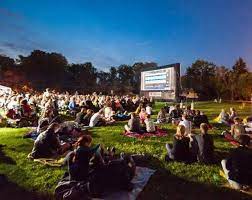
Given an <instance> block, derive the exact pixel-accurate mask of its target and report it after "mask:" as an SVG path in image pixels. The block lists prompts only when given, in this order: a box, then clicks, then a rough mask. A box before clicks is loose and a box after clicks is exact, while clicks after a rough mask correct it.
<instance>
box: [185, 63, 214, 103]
mask: <svg viewBox="0 0 252 200" xmlns="http://www.w3.org/2000/svg"><path fill="white" fill-rule="evenodd" d="M215 68H216V65H215V64H213V63H210V62H207V61H204V60H196V61H195V62H194V63H193V64H192V65H191V66H190V67H188V68H187V70H186V75H185V76H186V78H185V80H184V83H185V85H186V87H188V88H192V89H193V90H194V91H195V92H196V93H198V94H200V96H201V98H205V99H209V98H212V97H213V96H216V92H215V89H214V87H213V85H212V84H211V80H212V77H214V76H215Z"/></svg>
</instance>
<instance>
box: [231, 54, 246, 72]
mask: <svg viewBox="0 0 252 200" xmlns="http://www.w3.org/2000/svg"><path fill="white" fill-rule="evenodd" d="M233 72H234V73H235V74H237V75H240V74H244V73H248V69H247V64H246V62H245V61H244V60H243V59H242V58H241V57H239V58H238V60H236V62H235V65H234V66H233Z"/></svg>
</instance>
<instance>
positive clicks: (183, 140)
mask: <svg viewBox="0 0 252 200" xmlns="http://www.w3.org/2000/svg"><path fill="white" fill-rule="evenodd" d="M189 142H190V139H189V138H188V137H186V136H185V127H184V126H183V125H178V127H177V132H176V134H175V135H174V137H173V146H172V145H171V144H168V143H167V144H166V149H167V151H168V155H167V156H166V161H170V160H174V161H179V162H188V161H189V160H190V151H189Z"/></svg>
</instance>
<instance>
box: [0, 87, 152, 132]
mask: <svg viewBox="0 0 252 200" xmlns="http://www.w3.org/2000/svg"><path fill="white" fill-rule="evenodd" d="M147 103H153V101H152V99H147V98H145V97H138V96H133V97H132V96H128V95H125V96H110V95H102V94H96V93H93V94H88V95H80V94H78V93H76V94H74V95H70V94H69V93H67V92H66V93H64V94H60V93H57V92H55V91H50V90H49V89H46V91H45V92H44V93H38V92H34V94H30V93H26V94H25V93H17V92H12V93H11V94H5V95H4V94H2V95H1V96H0V107H1V108H2V109H4V110H5V115H6V117H7V119H8V123H9V124H10V125H12V124H14V125H15V126H18V127H21V126H37V125H38V122H39V120H38V119H39V118H40V119H41V116H43V113H45V112H47V113H50V115H51V116H54V117H55V116H57V115H59V113H60V112H66V113H69V114H70V115H72V116H76V114H78V115H77V116H76V120H75V121H77V122H78V123H81V124H82V125H83V126H91V127H93V126H96V125H103V124H111V123H113V122H114V121H115V120H117V121H120V120H128V119H129V118H130V116H129V112H132V111H135V110H136V109H137V108H138V107H139V105H140V104H141V105H146V104H147ZM51 111H52V112H53V113H51ZM39 116H40V117H39ZM51 116H50V117H51ZM20 120H23V121H25V122H27V123H22V124H21V123H19V122H20Z"/></svg>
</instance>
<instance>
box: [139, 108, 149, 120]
mask: <svg viewBox="0 0 252 200" xmlns="http://www.w3.org/2000/svg"><path fill="white" fill-rule="evenodd" d="M146 117H147V113H146V110H145V108H142V109H141V112H140V113H139V118H140V122H141V123H142V124H144V120H145V119H146Z"/></svg>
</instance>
